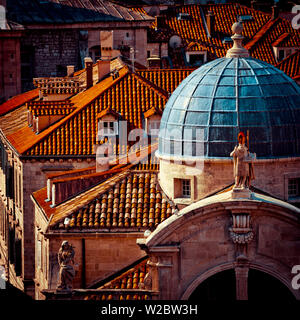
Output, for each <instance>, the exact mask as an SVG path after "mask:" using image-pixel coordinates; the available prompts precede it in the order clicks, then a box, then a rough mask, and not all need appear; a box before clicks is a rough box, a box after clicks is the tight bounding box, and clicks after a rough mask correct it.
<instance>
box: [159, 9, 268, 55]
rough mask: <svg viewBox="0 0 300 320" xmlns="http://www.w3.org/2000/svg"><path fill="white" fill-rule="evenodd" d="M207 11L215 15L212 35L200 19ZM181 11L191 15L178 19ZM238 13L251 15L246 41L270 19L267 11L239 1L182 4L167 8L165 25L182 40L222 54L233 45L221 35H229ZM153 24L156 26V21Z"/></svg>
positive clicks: (246, 24)
mask: <svg viewBox="0 0 300 320" xmlns="http://www.w3.org/2000/svg"><path fill="white" fill-rule="evenodd" d="M208 11H212V12H213V13H214V14H215V29H216V34H215V35H213V36H212V37H211V38H209V37H208V35H207V33H206V29H205V23H204V21H203V17H204V16H205V15H206V14H207V13H208ZM180 12H184V13H188V14H189V15H190V17H191V18H190V19H189V20H178V19H177V15H178V14H179V13H180ZM238 15H252V16H253V18H254V19H253V20H251V21H247V22H246V23H244V35H245V37H246V41H247V40H250V39H251V38H252V37H253V36H254V35H255V34H256V33H257V32H258V30H260V29H261V27H262V26H263V25H264V24H265V23H266V22H267V21H268V20H269V19H270V16H269V15H267V14H264V13H262V12H260V11H257V10H252V9H250V8H248V7H245V6H241V5H238V4H217V5H202V6H201V5H185V6H181V7H176V8H173V9H172V10H168V12H167V13H166V14H165V17H166V21H165V24H166V26H167V28H169V29H171V30H172V31H173V32H174V33H175V34H178V35H179V36H180V37H181V38H182V39H186V40H188V42H191V41H195V42H198V43H199V44H200V45H204V46H206V47H207V48H208V50H209V51H210V52H211V53H213V54H215V55H216V57H223V56H225V54H226V50H227V49H229V48H230V47H231V46H232V44H223V43H222V40H223V37H224V36H231V35H232V31H231V27H232V24H233V23H234V22H236V19H237V16H238ZM153 27H154V28H155V24H154V25H153Z"/></svg>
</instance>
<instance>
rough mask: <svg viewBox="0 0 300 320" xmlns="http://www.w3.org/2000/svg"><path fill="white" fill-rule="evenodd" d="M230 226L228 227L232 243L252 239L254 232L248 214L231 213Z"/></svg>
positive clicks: (240, 242) (246, 241)
mask: <svg viewBox="0 0 300 320" xmlns="http://www.w3.org/2000/svg"><path fill="white" fill-rule="evenodd" d="M232 222H233V224H232V227H231V228H229V232H230V238H231V240H232V241H233V242H234V243H237V244H247V243H249V242H251V241H252V240H253V237H254V233H253V229H252V227H251V225H250V214H247V213H246V214H245V213H238V214H234V213H233V214H232Z"/></svg>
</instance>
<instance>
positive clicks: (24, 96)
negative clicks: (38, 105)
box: [0, 89, 39, 116]
mask: <svg viewBox="0 0 300 320" xmlns="http://www.w3.org/2000/svg"><path fill="white" fill-rule="evenodd" d="M38 96H39V90H38V89H34V90H31V91H28V92H24V93H21V94H19V95H17V96H15V97H13V98H11V99H9V100H7V101H6V102H4V103H2V104H1V105H0V116H2V115H4V114H6V113H8V112H10V111H12V110H15V109H16V108H18V107H20V106H22V105H24V104H25V103H26V102H28V101H30V100H33V99H35V98H37V97H38Z"/></svg>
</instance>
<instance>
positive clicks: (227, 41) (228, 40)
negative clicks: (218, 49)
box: [222, 37, 232, 43]
mask: <svg viewBox="0 0 300 320" xmlns="http://www.w3.org/2000/svg"><path fill="white" fill-rule="evenodd" d="M229 42H232V39H231V38H230V37H225V38H224V39H223V41H222V43H229Z"/></svg>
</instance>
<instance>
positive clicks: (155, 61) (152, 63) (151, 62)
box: [147, 56, 161, 69]
mask: <svg viewBox="0 0 300 320" xmlns="http://www.w3.org/2000/svg"><path fill="white" fill-rule="evenodd" d="M147 61H148V67H149V68H150V69H160V68H161V59H160V57H159V56H151V57H150V58H148V59H147Z"/></svg>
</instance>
